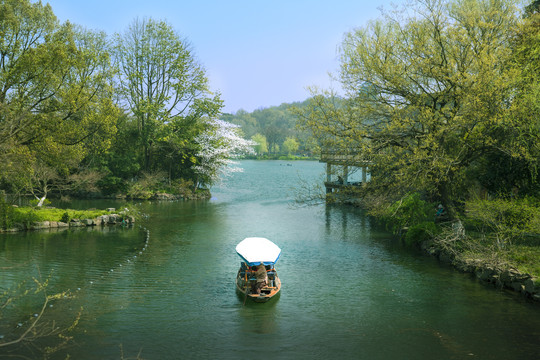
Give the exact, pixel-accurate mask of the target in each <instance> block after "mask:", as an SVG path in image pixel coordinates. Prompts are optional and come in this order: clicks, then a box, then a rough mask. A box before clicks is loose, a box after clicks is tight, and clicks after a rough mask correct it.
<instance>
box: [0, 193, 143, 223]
mask: <svg viewBox="0 0 540 360" xmlns="http://www.w3.org/2000/svg"><path fill="white" fill-rule="evenodd" d="M113 213H114V214H116V215H117V216H115V219H119V221H121V220H122V219H129V222H133V221H135V220H139V218H140V216H139V213H138V211H137V210H136V209H135V208H134V207H132V206H130V209H124V210H121V211H109V210H98V209H89V210H73V209H57V208H51V207H34V206H24V207H15V206H12V205H10V204H7V203H6V202H5V201H3V200H1V197H0V231H2V230H24V229H31V228H33V227H35V224H37V223H41V222H47V221H48V222H58V223H65V224H68V223H70V222H72V221H76V222H77V221H79V220H80V221H82V220H85V219H92V220H93V219H97V218H100V217H102V216H103V215H112V214H113ZM115 221H116V220H115Z"/></svg>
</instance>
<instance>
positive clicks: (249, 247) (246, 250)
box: [236, 237, 281, 266]
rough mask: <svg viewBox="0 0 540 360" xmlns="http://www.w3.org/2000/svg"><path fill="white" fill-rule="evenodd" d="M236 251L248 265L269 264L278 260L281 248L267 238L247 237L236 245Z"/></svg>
mask: <svg viewBox="0 0 540 360" xmlns="http://www.w3.org/2000/svg"><path fill="white" fill-rule="evenodd" d="M236 252H237V253H238V255H240V257H241V258H242V259H243V260H244V261H245V262H246V263H248V264H249V266H253V265H259V264H260V263H261V262H262V263H264V264H265V265H271V264H274V263H275V262H277V261H278V259H279V255H281V249H280V248H279V246H277V245H276V244H274V243H273V242H271V241H270V240H268V239H265V238H260V237H249V238H245V239H244V240H242V241H241V242H240V243H239V244H238V245H236Z"/></svg>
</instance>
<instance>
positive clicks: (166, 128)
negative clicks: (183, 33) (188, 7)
mask: <svg viewBox="0 0 540 360" xmlns="http://www.w3.org/2000/svg"><path fill="white" fill-rule="evenodd" d="M116 49H117V52H116V53H117V59H118V64H119V71H120V73H119V77H118V79H119V86H120V95H121V98H122V100H123V101H124V102H125V104H126V105H127V107H128V108H129V110H130V111H131V114H132V115H133V117H134V118H135V119H136V121H137V128H138V136H139V139H138V140H139V141H140V145H141V149H142V154H141V158H142V168H143V169H145V170H147V171H148V170H156V168H158V167H160V166H162V164H159V163H157V162H158V159H153V154H156V153H157V152H158V151H160V152H162V153H163V152H164V153H166V154H167V155H166V157H167V158H168V159H169V161H173V162H175V163H179V162H181V161H182V148H183V147H184V146H185V145H187V143H188V142H189V141H190V140H192V139H189V138H186V136H188V135H186V134H190V133H191V132H190V129H189V128H190V127H191V126H192V125H193V124H195V123H197V122H198V121H199V120H200V119H201V118H203V117H205V116H208V117H214V116H216V115H217V114H218V113H219V111H220V109H221V107H222V101H221V100H220V98H219V95H216V94H212V93H211V92H210V90H209V87H208V79H207V78H206V75H205V71H204V68H203V67H202V66H201V65H200V64H199V63H198V62H197V61H196V59H195V57H194V55H193V54H192V50H191V48H190V45H189V43H188V42H187V41H186V40H184V39H182V38H181V37H180V36H179V35H178V34H177V33H176V32H175V31H174V29H173V28H172V27H171V26H170V25H169V24H167V23H166V22H164V21H156V20H152V19H145V20H139V19H136V20H135V21H133V23H132V24H131V25H130V26H129V28H128V29H127V30H126V31H125V32H124V33H123V34H117V36H116ZM190 136H191V135H189V136H188V137H190ZM169 165H170V164H169Z"/></svg>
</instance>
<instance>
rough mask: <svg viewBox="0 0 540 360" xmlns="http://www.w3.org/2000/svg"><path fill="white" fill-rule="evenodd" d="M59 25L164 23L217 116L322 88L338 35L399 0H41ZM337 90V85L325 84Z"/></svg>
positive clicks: (109, 28)
mask: <svg viewBox="0 0 540 360" xmlns="http://www.w3.org/2000/svg"><path fill="white" fill-rule="evenodd" d="M42 2H43V3H46V2H48V3H49V4H51V6H52V8H53V11H54V13H55V14H56V16H57V17H58V18H59V20H60V21H62V22H63V21H65V20H69V21H71V22H72V23H75V24H78V25H82V26H84V27H86V28H88V29H93V30H103V31H105V32H106V33H107V34H109V35H112V34H113V33H115V32H123V31H124V30H125V29H126V28H127V27H128V25H129V24H130V23H131V22H132V21H133V19H135V18H136V17H140V18H143V17H151V18H153V19H156V20H167V22H168V23H170V24H171V25H172V26H173V27H174V28H175V30H176V31H177V32H178V33H179V34H180V35H181V36H183V37H185V38H187V39H188V40H189V41H190V42H191V43H192V46H193V48H194V50H195V55H196V56H197V58H198V59H199V61H200V62H201V63H202V64H203V65H204V67H205V68H206V71H207V75H208V77H209V79H210V84H211V88H212V90H216V91H219V92H221V94H222V98H223V99H224V101H225V108H224V111H225V112H236V111H237V110H239V109H244V110H247V111H253V110H255V109H257V108H261V107H269V106H274V105H280V104H281V103H284V102H293V101H303V100H305V99H306V98H308V97H309V92H308V91H307V90H306V87H307V86H319V87H323V88H328V87H330V86H331V81H330V79H329V76H328V73H329V72H332V73H335V72H336V71H337V69H338V68H339V61H338V53H337V48H338V46H339V45H340V43H341V40H342V38H343V35H344V33H346V32H348V31H350V30H352V29H354V28H355V27H361V26H364V25H365V24H366V23H367V22H368V21H369V20H370V19H376V18H378V17H379V16H380V14H381V13H380V10H379V8H380V7H381V6H383V8H384V9H387V10H390V8H391V5H390V4H391V3H396V2H401V1H399V0H394V1H391V0H372V1H363V0H356V1H355V0H330V1H320V0H311V1H308V0H288V1H287V0H266V1H259V0H245V1H244V0H238V1H237V0H228V1H219V0H196V1H187V0H176V1H175V0H146V1H142V0H107V1H105V0H92V1H89V0H85V1H79V0H42ZM333 86H334V87H338V84H333Z"/></svg>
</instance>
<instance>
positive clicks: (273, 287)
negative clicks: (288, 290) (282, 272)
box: [236, 269, 281, 302]
mask: <svg viewBox="0 0 540 360" xmlns="http://www.w3.org/2000/svg"><path fill="white" fill-rule="evenodd" d="M255 283H256V280H255V279H248V277H247V276H246V274H245V272H244V271H243V270H242V269H240V270H238V275H237V276H236V290H237V291H238V292H239V293H240V294H241V295H242V296H244V299H247V298H249V299H251V300H252V301H255V302H267V301H269V300H270V299H272V298H274V297H275V296H276V295H278V294H279V292H280V290H281V280H280V279H279V277H278V275H277V272H275V270H274V271H273V274H270V273H269V274H268V284H267V285H266V286H264V287H263V288H262V289H261V293H260V294H257V293H252V292H251V288H252V286H253V285H254V284H255Z"/></svg>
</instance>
